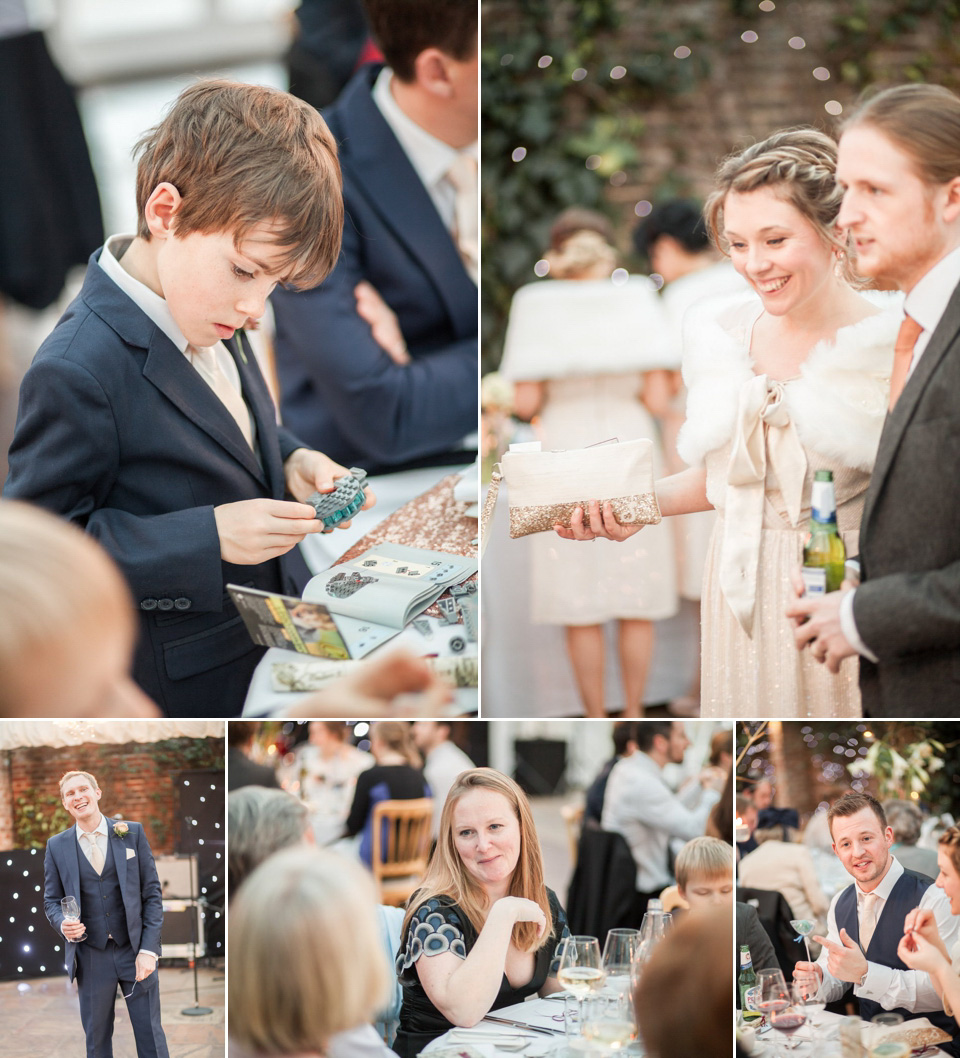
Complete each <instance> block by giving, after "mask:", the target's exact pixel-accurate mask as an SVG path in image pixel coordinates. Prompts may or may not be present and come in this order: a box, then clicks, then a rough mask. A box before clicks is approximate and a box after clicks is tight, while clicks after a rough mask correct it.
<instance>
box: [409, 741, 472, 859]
mask: <svg viewBox="0 0 960 1058" xmlns="http://www.w3.org/2000/svg"><path fill="white" fill-rule="evenodd" d="M413 741H414V742H415V743H416V746H417V749H419V750H420V752H421V753H422V754H423V758H424V759H423V775H424V778H425V779H426V780H427V784H428V785H429V787H430V793H431V795H432V796H433V837H434V840H436V837H437V834H438V833H439V827H440V814H441V812H442V811H443V804H444V802H445V801H446V799H447V794H448V793H449V792H450V787H451V786H453V784H454V782H456V779H457V776H458V775H459V774H460V773H461V772H464V771H469V770H470V769H471V768H473V767H474V763H473V761H472V760H471V759H470V758H469V757H468V756H467V755H466V753H464V752H463V750H462V749H461V748H460V747H459V746H458V745H457V744H456V743H455V742H452V741H451V739H450V722H449V721H448V720H416V721H414V724H413Z"/></svg>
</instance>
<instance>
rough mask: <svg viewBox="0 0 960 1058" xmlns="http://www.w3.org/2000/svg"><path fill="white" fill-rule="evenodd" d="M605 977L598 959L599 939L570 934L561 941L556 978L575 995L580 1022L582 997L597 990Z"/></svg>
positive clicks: (581, 1018) (601, 985)
mask: <svg viewBox="0 0 960 1058" xmlns="http://www.w3.org/2000/svg"><path fill="white" fill-rule="evenodd" d="M605 978H606V974H605V973H604V971H603V963H602V961H601V959H600V941H599V940H597V938H596V937H586V936H573V935H571V936H569V937H565V938H564V939H563V941H561V943H560V968H559V970H558V971H557V980H558V981H559V982H560V984H562V985H563V987H564V988H565V989H567V991H568V992H571V993H572V994H573V995H575V996H576V997H577V1001H578V1008H579V1018H580V1023H581V1024H583V997H584V996H586V995H587V994H588V993H590V992H595V991H599V989H601V988H602V987H603V982H604V980H605Z"/></svg>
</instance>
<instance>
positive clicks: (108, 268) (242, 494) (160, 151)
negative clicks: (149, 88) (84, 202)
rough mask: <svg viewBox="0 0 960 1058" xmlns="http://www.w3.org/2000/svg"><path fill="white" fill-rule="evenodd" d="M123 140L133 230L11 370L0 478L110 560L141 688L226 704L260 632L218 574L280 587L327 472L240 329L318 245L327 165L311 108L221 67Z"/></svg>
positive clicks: (334, 245)
mask: <svg viewBox="0 0 960 1058" xmlns="http://www.w3.org/2000/svg"><path fill="white" fill-rule="evenodd" d="M212 145H215V149H214V147H213V146H212ZM139 146H140V150H141V153H140V159H139V162H138V166H137V206H138V212H139V215H140V221H139V224H138V230H137V233H136V234H135V235H134V234H126V235H114V236H112V237H111V238H109V239H108V240H107V242H106V245H105V246H104V247H103V248H102V249H101V250H99V251H97V252H96V253H95V254H94V255H93V257H92V258H91V260H90V266H89V268H88V270H87V275H86V279H85V281H84V285H83V289H82V290H81V292H80V294H79V295H78V297H77V298H76V300H75V301H74V302H73V303H72V304H71V305H70V307H69V308H68V309H67V311H66V313H65V314H64V316H63V318H62V319H61V320H60V321H59V323H58V324H57V326H56V328H55V330H54V331H53V333H52V334H51V335H50V337H49V338H47V340H46V341H45V342H44V344H43V345H42V346H41V348H40V350H39V352H38V353H37V356H36V358H35V359H34V362H33V364H32V365H31V367H30V370H29V371H28V372H27V374H26V376H25V378H24V380H23V384H22V386H21V388H20V407H19V412H18V415H17V427H16V432H15V435H14V440H13V444H12V446H11V448H10V455H9V464H10V474H9V477H8V479H7V482H6V486H5V489H4V493H5V495H7V496H11V497H15V498H18V499H23V500H27V501H30V502H33V503H36V504H38V505H39V506H42V507H45V508H46V509H47V510H51V511H53V512H54V513H57V514H60V515H62V516H63V517H65V518H68V519H69V520H70V521H72V522H74V523H76V524H78V525H80V526H82V527H83V528H84V529H85V530H86V531H87V532H88V533H90V535H91V536H94V537H96V538H97V539H98V540H99V542H100V543H101V544H102V545H103V546H104V548H106V550H107V551H108V552H109V554H110V555H111V556H112V557H113V559H114V560H115V561H116V562H117V564H118V565H119V567H120V569H121V570H122V571H123V573H124V575H125V577H126V579H127V582H128V584H129V585H130V588H131V591H132V594H133V598H134V602H135V604H136V605H137V607H138V610H139V616H140V636H139V641H138V643H137V648H136V654H135V658H134V666H133V674H134V678H135V679H136V681H137V683H139V684H140V686H141V687H142V688H143V689H144V691H146V693H147V694H148V695H149V696H150V697H151V698H152V699H153V700H154V701H155V702H156V703H157V704H158V705H160V706H162V707H163V709H164V710H165V711H166V712H167V713H168V714H169V715H171V716H231V715H236V714H238V713H239V712H240V711H241V709H242V707H243V702H244V698H245V696H246V692H247V687H248V685H249V682H250V677H251V675H252V673H253V670H254V668H255V667H256V665H257V663H258V661H259V660H260V658H261V657H262V655H263V648H262V647H258V646H255V645H254V644H253V642H252V641H251V639H250V636H249V635H248V633H247V631H246V628H245V627H244V624H243V620H242V618H241V617H240V615H239V614H238V613H237V610H236V607H235V606H234V605H233V603H232V602H231V600H230V597H229V595H228V593H227V589H226V585H227V584H229V583H236V584H240V585H244V586H247V587H253V588H257V589H260V590H262V591H267V592H286V593H287V594H291V593H293V594H299V591H298V587H299V586H302V585H298V583H297V579H296V575H297V573H298V572H299V573H300V575H301V577H302V579H303V580H305V579H306V572H307V571H306V567H305V566H304V565H303V563H302V561H301V562H300V568H299V571H298V570H297V569H296V568H294V565H293V559H295V557H296V555H297V553H296V551H295V548H296V545H297V544H298V543H299V542H300V541H301V540H302V539H303V538H304V536H306V535H307V534H308V533H313V532H318V531H321V530H322V529H323V524H322V522H320V521H319V520H318V519H317V518H316V517H315V512H314V510H313V508H312V507H311V506H308V505H307V504H306V503H304V502H302V501H304V500H305V499H306V498H307V497H308V496H309V495H310V494H311V493H312V492H314V491H315V490H319V491H321V492H323V491H330V490H331V489H332V488H333V480H334V479H335V478H336V477H339V476H342V475H343V474H345V473H346V470H345V468H344V467H341V466H338V465H337V464H336V463H334V462H333V461H332V460H330V459H328V458H327V457H326V456H325V455H323V454H322V453H320V452H317V451H313V450H311V449H309V448H307V447H306V446H305V445H304V444H303V442H302V441H300V440H299V439H298V438H296V437H295V436H293V434H291V433H290V432H289V431H287V430H284V429H283V428H278V427H277V424H276V416H275V410H274V407H273V404H272V402H271V400H270V397H269V394H268V392H267V388H266V385H265V383H264V381H263V377H262V376H261V374H260V371H259V369H258V367H257V363H256V360H255V358H254V356H253V354H252V352H251V350H250V346H249V344H248V343H247V341H246V338H245V336H244V333H243V327H244V325H245V324H246V322H247V320H248V319H251V318H252V319H257V318H258V317H259V316H260V315H262V313H263V311H264V308H265V305H266V298H267V297H268V296H269V294H270V292H271V291H272V290H273V288H274V287H275V286H276V285H277V283H278V282H284V283H289V284H292V285H297V284H300V283H302V284H304V285H310V284H311V283H316V282H318V281H319V280H320V279H322V278H323V276H325V275H326V273H327V272H328V271H329V270H330V269H331V268H332V267H333V265H334V263H335V262H336V259H337V253H338V250H339V245H340V232H341V229H342V216H343V213H342V201H341V196H340V178H339V167H338V165H337V160H336V151H335V144H334V142H333V138H332V137H331V136H330V134H329V131H328V130H327V128H326V126H325V125H324V123H323V121H322V119H321V118H320V117H319V115H318V114H317V112H316V111H315V110H314V109H313V108H312V107H309V106H307V104H306V103H303V102H301V101H300V100H297V99H294V98H293V97H292V96H290V95H288V94H287V93H285V92H278V91H276V90H274V89H270V88H262V87H259V86H255V85H244V84H233V83H230V82H225V81H200V82H197V83H195V84H193V85H191V86H190V87H188V88H186V89H185V90H184V91H183V92H182V93H181V94H180V97H179V98H178V99H177V101H176V102H175V103H174V105H173V107H172V108H171V110H170V111H169V113H168V114H167V116H166V117H165V118H164V119H163V121H162V122H161V123H160V124H159V125H158V126H157V127H156V128H155V129H152V130H150V132H149V133H148V134H147V135H146V136H145V137H144V139H143V140H141V143H140V145H139ZM288 497H290V498H289V499H288ZM373 502H374V499H373V495H372V493H369V492H368V494H367V501H366V503H365V504H364V506H365V507H369V506H371V505H372V504H373ZM341 524H346V523H341ZM288 552H292V554H291V555H290V556H288ZM281 556H284V561H285V563H289V564H286V565H284V566H282V565H281Z"/></svg>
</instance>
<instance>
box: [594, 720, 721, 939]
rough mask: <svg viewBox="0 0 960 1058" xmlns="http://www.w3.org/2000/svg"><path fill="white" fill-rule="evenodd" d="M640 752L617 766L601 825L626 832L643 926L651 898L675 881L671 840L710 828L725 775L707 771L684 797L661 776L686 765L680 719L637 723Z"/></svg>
mask: <svg viewBox="0 0 960 1058" xmlns="http://www.w3.org/2000/svg"><path fill="white" fill-rule="evenodd" d="M636 732H637V736H636V737H637V746H638V747H639V752H637V753H634V754H633V755H632V756H629V757H624V758H623V760H620V761H618V762H617V764H615V765H614V767H613V770H612V771H611V772H610V779H609V781H608V782H607V792H606V796H605V798H604V805H603V819H602V825H603V829H604V830H612V831H615V832H617V833H619V834H622V835H623V836H624V837H625V838H626V840H627V844H628V845H629V846H630V851H631V853H632V854H633V859H634V862H635V863H636V865H637V879H636V887H637V905H636V911H635V915H634V917H635V918H636V920H637V921H638V922H639V921H640V919H641V918H642V916H643V912H644V911H645V909H646V906H647V901H648V900H649V899H650V898H651V897H658V896H659V895H660V892H661V890H662V889H664V888H665V887H666V886H668V885H670V884H671V882H672V881H673V877H672V876H671V873H670V867H669V846H670V839H671V838H681V839H682V840H684V841H689V840H690V839H691V838H695V837H699V836H700V835H702V834H703V832H704V828H705V827H706V823H707V817H708V816H709V814H710V809H711V808H713V806H714V805H715V804H716V803H717V801H718V800H719V798H720V791H721V789H722V787H723V781H724V780H723V777H722V776H720V775H718V772H717V769H714V768H709V769H705V770H704V771H703V772H701V774H700V780H699V781H698V782H695V783H692V784H690V786H689V787H688V788H687V789H686V790H685V791H684V793H683V796H682V799H681V797H678V796H677V794H675V793H674V792H673V790H671V789H670V787H669V786H668V785H667V783H666V780H665V779H664V778H663V769H664V768H665V767H666V765H667V764H682V763H683V758H684V754H685V752H686V750H687V748H688V747H689V745H690V740H689V739H688V738H687V735H686V731H685V729H684V724H683V721H682V720H673V721H662V720H650V721H646V722H644V723H642V724H638V725H637V729H636Z"/></svg>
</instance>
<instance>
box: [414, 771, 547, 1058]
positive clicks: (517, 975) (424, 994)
mask: <svg viewBox="0 0 960 1058" xmlns="http://www.w3.org/2000/svg"><path fill="white" fill-rule="evenodd" d="M565 935H566V916H565V915H564V912H563V909H562V908H561V907H560V903H559V901H558V900H557V897H556V894H555V893H553V892H552V891H551V890H550V889H548V888H547V887H546V886H545V885H544V882H543V857H542V854H541V851H540V842H539V839H538V838H537V832H536V828H535V827H534V823H533V815H532V814H531V811H530V805H529V803H528V802H527V798H526V795H525V794H524V793H523V791H522V790H521V789H520V787H519V786H517V784H516V783H515V782H514V781H513V780H512V779H509V778H507V776H505V775H502V774H501V773H500V772H497V771H494V770H492V769H491V768H477V769H475V770H474V771H468V772H464V773H463V774H462V775H460V776H459V777H458V779H457V781H456V782H455V783H454V785H453V787H452V788H451V790H450V793H449V795H448V796H447V800H446V802H445V804H444V807H443V815H442V817H441V821H440V836H439V838H438V840H437V847H436V850H435V852H434V855H433V858H432V859H431V861H430V865H429V867H428V868H427V873H426V875H425V876H424V879H423V883H422V885H421V886H420V888H419V889H418V890H417V891H416V892H415V893H414V894H413V896H412V897H411V898H410V901H409V904H408V910H407V914H406V918H405V919H404V924H403V939H402V943H401V948H400V951H399V953H398V954H397V966H396V969H397V974H398V975H399V977H400V983H401V985H402V986H403V1006H402V1009H401V1012H400V1030H399V1032H398V1033H397V1038H396V1041H395V1043H394V1050H395V1051H396V1052H397V1054H398V1055H400V1058H414V1056H415V1055H417V1054H419V1053H420V1052H421V1051H422V1049H423V1048H424V1047H425V1046H426V1045H427V1044H428V1043H429V1042H430V1041H431V1040H433V1039H436V1038H437V1037H438V1036H441V1035H443V1033H445V1032H446V1031H447V1030H448V1029H450V1028H451V1027H453V1026H454V1025H466V1026H469V1025H475V1024H476V1023H477V1022H478V1021H480V1020H481V1018H483V1017H484V1015H485V1014H487V1013H489V1012H490V1011H491V1010H496V1009H497V1008H499V1007H504V1006H509V1005H511V1004H513V1003H518V1002H521V1001H522V1000H523V999H525V998H526V997H527V996H529V995H533V994H534V993H539V994H540V995H547V994H548V993H550V992H556V991H559V989H560V985H559V983H558V982H557V980H556V972H557V966H556V965H555V963H554V953H555V951H556V948H557V944H558V942H559V941H560V940H561V939H562V938H563V937H564V936H565Z"/></svg>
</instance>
